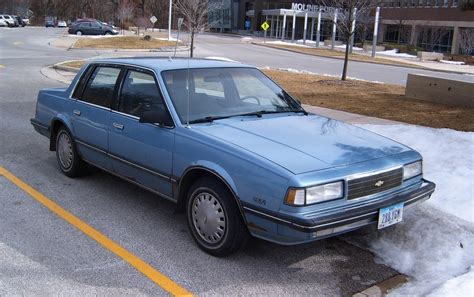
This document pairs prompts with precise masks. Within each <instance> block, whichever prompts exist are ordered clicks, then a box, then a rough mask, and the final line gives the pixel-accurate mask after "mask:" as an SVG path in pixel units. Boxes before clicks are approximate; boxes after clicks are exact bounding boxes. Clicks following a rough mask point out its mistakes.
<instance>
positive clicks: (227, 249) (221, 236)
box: [186, 177, 249, 256]
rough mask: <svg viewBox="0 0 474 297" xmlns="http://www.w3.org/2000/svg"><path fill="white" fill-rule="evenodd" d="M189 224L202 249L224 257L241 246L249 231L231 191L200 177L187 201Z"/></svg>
mask: <svg viewBox="0 0 474 297" xmlns="http://www.w3.org/2000/svg"><path fill="white" fill-rule="evenodd" d="M186 213H187V219H188V227H189V229H190V231H191V234H192V236H193V238H194V240H195V241H196V243H197V244H198V246H199V248H201V249H202V250H203V251H205V252H207V253H209V254H211V255H214V256H226V255H229V254H232V253H234V252H236V251H237V250H239V249H240V248H242V247H243V246H244V245H245V244H246V243H247V240H248V237H249V234H248V230H247V228H246V227H245V225H244V223H243V219H242V215H241V213H240V211H239V209H238V206H237V203H236V202H235V200H234V198H233V197H232V194H231V193H230V192H229V190H228V189H227V188H226V187H225V186H224V185H223V184H222V183H221V182H219V181H218V180H216V179H214V178H210V177H204V178H201V179H199V180H198V181H197V182H196V183H194V185H193V186H192V187H191V189H190V191H189V194H188V203H187V209H186Z"/></svg>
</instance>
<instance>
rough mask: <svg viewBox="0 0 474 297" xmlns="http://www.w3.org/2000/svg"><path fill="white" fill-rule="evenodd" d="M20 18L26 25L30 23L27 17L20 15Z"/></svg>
mask: <svg viewBox="0 0 474 297" xmlns="http://www.w3.org/2000/svg"><path fill="white" fill-rule="evenodd" d="M21 20H22V21H23V22H24V23H25V24H26V25H27V26H29V25H30V19H29V18H27V17H22V18H21Z"/></svg>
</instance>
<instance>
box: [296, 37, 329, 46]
mask: <svg viewBox="0 0 474 297" xmlns="http://www.w3.org/2000/svg"><path fill="white" fill-rule="evenodd" d="M296 43H298V44H303V39H298V40H296ZM319 44H323V42H320V43H319ZM306 45H313V46H314V45H316V41H313V40H309V39H306Z"/></svg>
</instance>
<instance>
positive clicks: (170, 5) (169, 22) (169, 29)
mask: <svg viewBox="0 0 474 297" xmlns="http://www.w3.org/2000/svg"><path fill="white" fill-rule="evenodd" d="M172 9H173V0H170V3H169V11H168V41H170V40H171V17H172V15H171V14H172V13H173V12H172Z"/></svg>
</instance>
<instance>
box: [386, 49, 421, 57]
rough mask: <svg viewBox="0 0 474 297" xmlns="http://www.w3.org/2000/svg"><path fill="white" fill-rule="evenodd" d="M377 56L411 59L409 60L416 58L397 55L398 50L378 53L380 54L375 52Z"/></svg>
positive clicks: (407, 55) (402, 54) (401, 54)
mask: <svg viewBox="0 0 474 297" xmlns="http://www.w3.org/2000/svg"><path fill="white" fill-rule="evenodd" d="M377 55H384V56H391V57H397V58H411V59H415V58H417V56H414V55H409V54H404V53H399V52H398V49H392V50H387V51H380V52H377Z"/></svg>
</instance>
